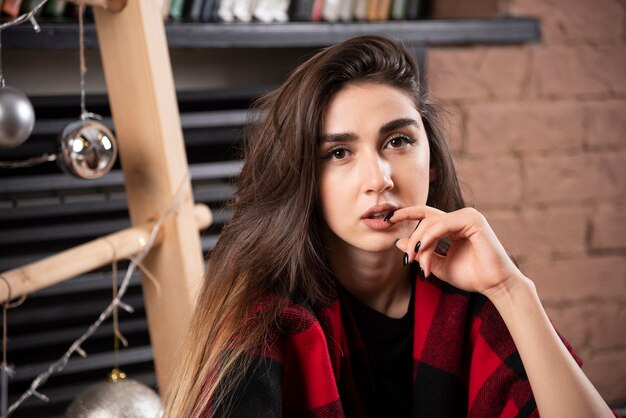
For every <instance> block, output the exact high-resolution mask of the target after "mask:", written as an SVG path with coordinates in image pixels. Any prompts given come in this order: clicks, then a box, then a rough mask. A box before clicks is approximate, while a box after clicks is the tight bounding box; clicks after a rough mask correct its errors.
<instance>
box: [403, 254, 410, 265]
mask: <svg viewBox="0 0 626 418" xmlns="http://www.w3.org/2000/svg"><path fill="white" fill-rule="evenodd" d="M407 264H409V254H407V253H404V257H403V258H402V265H403V266H406V265H407Z"/></svg>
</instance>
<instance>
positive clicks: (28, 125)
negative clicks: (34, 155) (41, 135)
mask: <svg viewBox="0 0 626 418" xmlns="http://www.w3.org/2000/svg"><path fill="white" fill-rule="evenodd" d="M34 126H35V109H33V105H32V103H31V102H30V100H28V97H26V95H25V94H24V93H22V92H21V91H19V90H16V89H14V88H12V87H0V148H15V147H17V146H18V145H21V144H22V143H23V142H24V141H26V139H28V137H29V136H30V134H31V132H32V131H33V127H34Z"/></svg>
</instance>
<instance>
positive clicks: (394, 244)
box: [393, 238, 400, 247]
mask: <svg viewBox="0 0 626 418" xmlns="http://www.w3.org/2000/svg"><path fill="white" fill-rule="evenodd" d="M398 241H400V238H396V240H395V241H394V242H393V246H394V247H395V246H396V244H397V243H398Z"/></svg>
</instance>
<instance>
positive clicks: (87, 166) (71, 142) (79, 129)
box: [57, 119, 117, 179]
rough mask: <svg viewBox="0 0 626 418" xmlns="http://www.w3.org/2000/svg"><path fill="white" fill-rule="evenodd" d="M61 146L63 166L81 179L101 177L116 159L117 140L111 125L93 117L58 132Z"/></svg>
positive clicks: (58, 156)
mask: <svg viewBox="0 0 626 418" xmlns="http://www.w3.org/2000/svg"><path fill="white" fill-rule="evenodd" d="M58 148H59V151H58V155H57V163H58V164H59V166H60V167H61V169H63V170H64V171H66V172H67V173H69V174H71V175H73V176H75V177H78V178H82V179H95V178H98V177H102V176H103V175H105V174H106V173H108V172H109V170H111V167H113V164H115V159H116V158H117V140H116V139H115V137H114V136H113V134H112V133H111V131H110V130H109V128H107V127H106V126H105V125H103V124H102V123H100V122H98V121H96V120H92V119H86V120H77V121H74V122H71V123H70V124H69V125H67V126H66V127H65V128H64V129H63V132H61V135H59V139H58Z"/></svg>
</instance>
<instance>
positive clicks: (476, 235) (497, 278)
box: [389, 205, 528, 299]
mask: <svg viewBox="0 0 626 418" xmlns="http://www.w3.org/2000/svg"><path fill="white" fill-rule="evenodd" d="M409 220H411V221H415V220H417V221H419V223H418V226H417V228H416V229H415V231H413V233H412V234H411V236H410V237H398V238H400V239H399V240H398V241H396V247H397V248H398V249H400V250H402V251H404V252H405V253H406V254H407V255H408V262H409V263H410V262H412V261H414V260H417V261H418V262H419V264H420V266H421V268H422V269H423V270H424V274H425V276H426V277H428V275H429V274H430V273H431V272H432V273H433V274H435V276H437V277H439V278H440V279H442V280H445V281H446V282H448V283H450V284H451V285H452V286H454V287H457V288H459V289H462V290H465V291H469V292H479V293H482V294H483V295H485V296H487V297H489V298H490V299H491V298H492V297H495V296H496V295H497V294H498V293H500V291H501V290H505V289H510V288H512V287H513V286H514V285H515V284H517V283H519V282H520V281H523V280H528V279H526V278H525V277H524V276H523V274H522V273H521V272H520V271H519V269H518V268H517V267H516V266H515V264H514V263H513V261H512V260H511V259H510V258H509V256H508V255H507V253H506V251H505V250H504V247H503V246H502V244H500V241H499V240H498V238H497V237H496V235H495V234H494V232H493V230H492V229H491V226H489V223H487V219H485V217H484V216H483V215H482V214H481V213H480V212H478V211H477V210H476V209H473V208H463V209H459V210H457V211H454V212H450V213H446V212H443V211H441V210H439V209H435V208H433V207H430V206H426V205H421V206H411V207H406V208H402V209H399V210H397V211H396V212H395V213H394V214H393V216H392V217H391V218H390V219H389V222H392V223H399V222H404V221H409ZM445 237H447V238H449V239H450V241H451V242H450V247H449V248H448V252H447V255H446V256H442V255H439V254H437V253H435V248H436V247H437V242H438V241H439V240H440V239H442V238H445ZM418 243H419V246H418ZM416 247H417V248H418V251H417V252H416V251H415V249H416Z"/></svg>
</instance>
